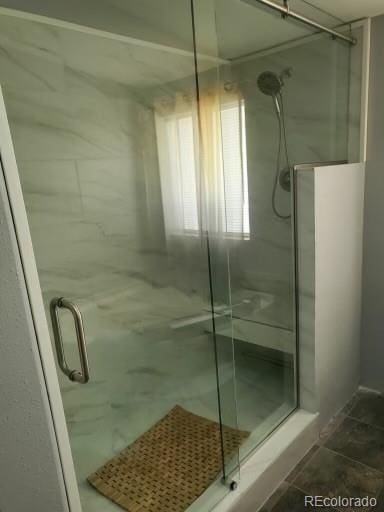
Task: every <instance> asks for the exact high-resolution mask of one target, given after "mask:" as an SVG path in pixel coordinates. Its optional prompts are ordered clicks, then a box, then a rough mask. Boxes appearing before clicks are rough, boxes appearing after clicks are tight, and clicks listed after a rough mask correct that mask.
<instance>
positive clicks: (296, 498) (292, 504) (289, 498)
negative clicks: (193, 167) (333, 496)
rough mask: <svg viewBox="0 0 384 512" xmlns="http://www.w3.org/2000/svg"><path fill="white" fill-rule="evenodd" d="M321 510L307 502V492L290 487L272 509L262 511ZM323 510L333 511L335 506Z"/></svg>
mask: <svg viewBox="0 0 384 512" xmlns="http://www.w3.org/2000/svg"><path fill="white" fill-rule="evenodd" d="M315 510H319V508H317V509H315V507H313V506H311V505H308V504H307V506H306V503H305V494H304V493H303V492H302V491H300V490H299V489H296V488H295V487H289V488H288V489H287V490H286V492H285V493H284V494H283V495H282V496H281V497H280V499H279V500H278V502H277V503H276V504H275V505H274V506H273V507H272V508H271V509H264V508H263V509H262V511H261V512H308V511H315ZM321 510H322V511H323V512H333V511H335V509H334V508H331V507H324V508H322V509H321Z"/></svg>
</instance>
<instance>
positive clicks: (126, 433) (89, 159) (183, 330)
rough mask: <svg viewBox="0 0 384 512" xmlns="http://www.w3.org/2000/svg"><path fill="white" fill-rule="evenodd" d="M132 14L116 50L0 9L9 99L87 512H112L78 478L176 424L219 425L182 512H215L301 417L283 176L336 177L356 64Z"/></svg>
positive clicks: (201, 9)
mask: <svg viewBox="0 0 384 512" xmlns="http://www.w3.org/2000/svg"><path fill="white" fill-rule="evenodd" d="M161 3H162V2H161ZM125 4H128V5H125V6H124V15H125V16H126V19H127V20H131V21H132V23H131V25H129V23H128V24H127V27H126V33H124V34H123V33H121V30H120V33H119V34H117V33H112V32H111V31H110V29H108V31H103V30H102V27H100V26H98V27H96V28H95V27H86V26H84V25H83V24H81V23H78V24H76V23H74V22H76V15H77V13H76V12H75V13H72V19H69V20H67V21H63V20H57V19H53V18H49V17H46V18H44V17H41V16H34V15H32V14H31V15H29V14H28V15H26V14H22V15H21V14H20V13H18V12H16V11H10V10H5V9H4V10H2V11H1V13H0V33H1V36H0V46H1V50H2V51H1V54H0V77H1V86H2V93H3V98H4V103H5V107H6V111H7V116H8V122H9V129H10V134H11V136H12V141H13V145H14V150H15V155H16V160H17V167H18V172H19V176H20V182H21V187H22V192H23V197H24V202H25V209H26V212H27V217H28V223H29V229H30V233H31V239H32V243H33V249H34V257H35V259H36V268H37V272H38V278H39V283H40V287H41V297H42V304H44V308H45V311H46V327H45V328H44V329H45V331H44V333H43V334H44V336H46V337H48V336H49V337H50V339H51V342H52V348H53V350H54V351H55V353H56V358H57V377H58V380H59V385H60V391H61V398H62V405H63V408H64V413H65V419H66V429H65V427H64V426H61V428H64V430H65V434H64V437H65V435H66V432H67V434H68V438H69V441H70V447H71V454H72V459H73V467H74V471H75V475H76V480H77V488H78V491H79V496H80V500H81V507H82V510H83V512H98V511H101V510H103V511H109V510H117V508H116V505H115V504H113V499H112V500H108V499H107V498H106V497H104V496H103V495H102V494H101V493H98V492H97V491H96V490H95V489H94V488H93V487H91V486H90V485H89V483H88V482H87V478H88V477H89V476H90V475H91V474H92V473H94V472H95V471H96V470H98V468H100V467H101V466H102V465H103V464H105V463H106V462H107V461H108V460H110V459H111V458H112V457H114V456H116V455H118V454H119V453H120V452H121V451H122V450H124V449H125V448H126V447H127V446H129V445H131V444H132V443H133V442H134V441H135V440H137V439H140V437H141V436H142V435H143V434H144V433H145V432H147V431H148V430H149V429H151V428H152V427H153V426H154V425H156V424H157V422H159V421H160V420H161V419H162V418H164V417H165V416H166V415H167V414H169V413H170V411H172V410H174V408H175V407H176V406H178V407H181V408H182V409H183V410H184V411H186V412H188V413H193V414H194V415H196V416H198V417H199V418H203V419H204V420H210V421H211V422H214V424H215V425H216V426H217V429H216V430H215V435H213V436H212V439H211V443H213V444H214V446H216V448H215V450H216V453H217V455H218V458H219V466H218V467H217V472H216V474H215V475H214V478H211V479H208V480H206V481H205V484H204V486H203V488H202V489H201V492H200V493H197V495H194V497H193V498H189V501H188V500H187V501H186V502H185V505H186V506H185V508H187V507H188V510H198V511H204V510H211V509H212V508H213V506H214V505H215V504H216V503H217V502H218V501H219V500H221V499H222V498H223V496H224V495H225V494H226V493H227V492H229V491H231V490H234V489H235V488H236V482H237V481H238V479H239V469H240V465H241V461H243V460H244V459H245V458H246V457H248V456H249V455H250V453H251V452H252V451H253V450H255V449H256V448H257V446H258V445H259V444H260V443H261V442H262V441H263V440H264V439H265V438H266V436H268V435H270V434H271V433H272V432H273V431H274V429H275V428H276V427H277V426H278V425H280V424H281V422H283V421H284V420H285V419H286V418H287V416H288V415H289V414H290V413H292V412H293V411H294V410H295V409H296V408H297V407H298V406H299V405H300V402H299V396H298V389H299V382H298V375H299V372H298V366H297V360H298V350H299V338H298V332H297V325H298V320H297V309H298V308H297V295H298V290H297V286H296V280H295V277H296V270H297V269H296V265H295V238H294V229H293V223H294V215H293V213H294V212H293V207H292V191H291V190H290V189H291V187H290V179H289V176H290V173H291V172H293V171H292V166H293V164H296V163H299V162H306V161H309V162H311V161H327V160H345V159H347V156H348V155H347V149H348V131H347V127H348V125H347V121H348V109H349V104H348V101H349V96H348V83H349V53H350V46H349V45H348V43H345V42H343V41H333V40H331V39H330V38H328V36H324V35H316V36H312V35H311V30H310V29H309V28H307V27H305V26H297V25H296V24H294V23H291V22H289V21H285V20H282V19H281V18H280V17H277V16H276V15H275V14H274V13H272V12H270V11H266V10H263V9H259V8H258V7H257V6H256V5H249V4H248V3H243V2H237V1H234V0H221V1H213V0H212V1H211V0H208V1H207V0H194V1H193V2H190V0H172V1H171V0H169V1H167V2H164V5H163V7H161V12H160V8H159V2H158V0H156V1H154V0H145V1H143V0H140V1H139V0H137V1H136V0H135V1H130V2H126V3H125ZM48 14H49V13H47V15H48ZM105 16H106V18H107V17H108V9H107V8H105ZM322 16H324V13H322ZM79 17H80V12H79ZM327 21H328V22H329V23H331V22H332V21H333V20H331V19H329V20H327ZM234 27H242V29H241V30H236V31H234ZM257 27H260V29H258V30H256V28H257ZM262 27H267V28H266V29H265V30H264V29H262ZM292 39H294V42H291V43H290V44H288V45H284V44H283V43H285V42H286V41H289V40H292ZM265 72H269V73H274V76H283V75H282V73H283V74H284V73H285V75H286V77H285V78H284V80H282V84H281V85H282V87H281V100H280V101H282V103H278V102H277V104H276V101H277V100H276V95H273V94H272V95H269V96H271V97H269V96H268V95H265V94H263V93H262V91H260V90H259V88H258V78H259V77H260V75H261V74H262V73H265ZM278 93H279V95H280V91H278ZM279 97H280V96H279ZM314 98H315V99H316V101H314ZM282 109H283V110H284V112H282V111H281V110H282ZM276 114H278V115H276ZM281 115H283V116H284V125H285V134H284V138H285V142H284V144H286V147H285V148H284V149H282V147H280V149H279V146H281V144H282V142H281V137H280V143H279V119H280V117H279V116H281ZM280 133H281V122H280ZM278 154H280V158H279V159H278ZM277 159H278V162H277V164H276V160H277ZM284 170H285V171H286V174H285V185H286V186H285V187H283V186H281V183H279V182H277V183H276V187H275V191H274V192H273V189H274V183H275V173H280V171H284ZM287 173H288V174H287ZM278 175H279V174H276V176H278ZM287 176H288V179H287ZM272 196H273V199H272ZM273 204H275V205H276V207H275V208H273ZM276 209H277V210H278V211H279V212H282V214H281V215H276ZM48 328H49V333H48ZM55 405H57V404H55ZM228 429H232V430H231V431H233V432H241V433H242V439H241V442H240V441H239V442H238V443H235V446H231V447H229V446H228V443H226V441H225V435H226V432H227V431H228ZM207 435H208V434H207ZM191 456H192V457H193V453H192V455H191ZM72 459H71V456H70V455H69V456H68V454H66V456H65V457H64V456H63V460H64V462H63V464H64V466H65V467H64V472H65V476H66V480H67V483H68V482H71V478H72V476H71V475H72V473H73V467H72ZM155 462H156V461H155ZM159 462H161V461H159ZM204 463H206V464H208V463H211V461H205V462H204ZM204 463H202V467H201V472H202V473H203V472H204V471H205V468H204V467H203V466H204ZM187 473H188V470H187ZM193 476H194V475H192V477H193ZM68 487H70V489H69V490H68V495H69V503H70V505H71V507H72V508H71V510H80V508H79V507H80V505H79V501H78V493H77V488H76V489H74V488H73V486H72V485H68ZM76 507H78V508H76Z"/></svg>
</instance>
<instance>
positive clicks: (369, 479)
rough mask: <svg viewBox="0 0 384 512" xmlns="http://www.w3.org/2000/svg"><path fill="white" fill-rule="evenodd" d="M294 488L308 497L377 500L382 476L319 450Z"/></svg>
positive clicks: (338, 456) (298, 477)
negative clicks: (370, 498)
mask: <svg viewBox="0 0 384 512" xmlns="http://www.w3.org/2000/svg"><path fill="white" fill-rule="evenodd" d="M294 485H295V486H296V487H298V488H299V489H301V490H302V491H303V492H304V493H307V494H308V495H311V496H329V497H337V496H341V497H353V498H358V497H360V498H363V497H365V496H369V497H376V496H378V494H379V493H380V491H381V489H382V486H383V474H382V473H380V472H379V471H376V470H375V469H371V468H368V467H367V466H364V465H362V464H360V463H358V462H355V461H352V460H350V459H347V458H346V457H343V456H342V455H339V454H337V453H334V452H332V451H330V450H328V449H327V448H325V447H320V448H319V450H318V451H317V452H316V453H315V455H314V456H313V457H312V459H311V460H310V461H309V463H308V464H307V465H306V466H305V468H304V469H303V471H301V473H300V474H299V475H298V476H297V478H296V479H295V482H294ZM344 510H345V511H346V512H347V511H350V512H351V511H352V510H353V509H350V508H345V509H344ZM362 510H364V509H360V512H361V511H362ZM274 512H275V511H274Z"/></svg>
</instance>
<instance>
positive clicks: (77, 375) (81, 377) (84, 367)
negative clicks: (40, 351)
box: [50, 297, 89, 384]
mask: <svg viewBox="0 0 384 512" xmlns="http://www.w3.org/2000/svg"><path fill="white" fill-rule="evenodd" d="M60 308H63V309H68V310H69V311H70V312H71V313H72V316H73V320H74V322H75V329H76V338H77V345H78V348H79V356H80V366H81V371H79V370H71V369H70V368H69V367H68V364H67V361H66V359H65V352H64V344H63V338H62V335H61V329H60V317H59V309H60ZM50 312H51V320H52V330H53V337H54V339H55V345H56V354H57V362H58V365H59V367H60V369H61V370H62V372H63V373H64V374H65V375H66V376H67V377H68V378H69V380H72V381H74V382H79V383H81V384H86V383H87V382H88V381H89V364H88V356H87V346H86V342H85V335H84V325H83V318H82V316H81V313H80V310H79V308H78V307H77V306H76V304H74V303H73V302H70V301H69V300H67V299H64V298H63V297H60V298H58V297H55V298H54V299H52V300H51V303H50Z"/></svg>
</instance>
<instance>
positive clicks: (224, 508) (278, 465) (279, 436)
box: [188, 409, 319, 512]
mask: <svg viewBox="0 0 384 512" xmlns="http://www.w3.org/2000/svg"><path fill="white" fill-rule="evenodd" d="M318 435H319V426H318V414H313V413H310V412H308V411H305V410H304V409H298V410H296V411H295V412H293V413H292V414H291V416H289V418H288V419H287V420H286V421H285V422H284V423H283V424H282V425H281V426H280V427H279V428H277V429H276V430H275V431H274V432H273V434H271V436H269V437H268V438H267V439H266V440H265V441H264V442H263V443H262V444H261V445H260V446H259V448H258V449H257V450H256V451H255V452H253V453H252V454H251V455H250V456H249V457H248V458H247V459H246V460H245V462H243V464H242V466H241V476H240V481H239V483H238V487H237V489H236V490H235V491H234V492H229V493H228V494H227V495H226V496H225V497H224V498H223V499H222V500H221V501H220V502H219V503H218V504H217V494H216V493H215V488H216V487H218V486H220V485H222V484H221V483H220V482H216V483H215V484H213V485H212V486H211V488H210V489H208V490H207V491H206V492H205V493H204V494H203V495H202V496H201V497H200V498H199V499H198V500H197V501H196V502H195V503H194V504H193V505H192V506H191V507H190V508H189V509H188V512H195V511H196V512H197V511H198V510H202V509H204V510H207V509H208V510H212V512H235V511H236V512H256V511H257V510H258V509H259V508H260V507H261V506H262V505H263V503H265V501H266V500H267V499H268V498H269V496H271V495H272V494H273V492H274V491H275V489H276V488H277V487H278V486H279V484H280V483H281V482H282V481H283V480H284V478H285V477H286V476H287V475H288V474H289V473H290V471H291V470H292V469H293V468H294V467H295V465H296V464H297V463H298V462H299V461H300V460H301V459H302V457H303V456H304V455H305V454H306V453H307V451H308V450H309V449H310V448H311V447H312V446H313V445H314V444H315V442H316V440H317V439H318ZM216 491H218V489H216ZM210 501H211V504H212V506H211V507H210V506H209V502H210ZM202 505H203V506H202Z"/></svg>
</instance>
